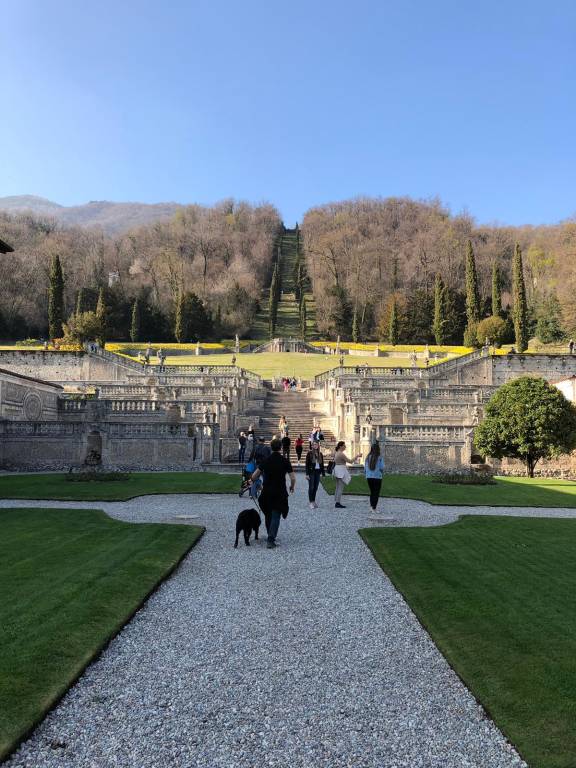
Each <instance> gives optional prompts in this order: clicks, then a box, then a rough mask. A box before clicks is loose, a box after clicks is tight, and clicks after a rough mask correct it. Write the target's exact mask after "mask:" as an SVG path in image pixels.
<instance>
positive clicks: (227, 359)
mask: <svg viewBox="0 0 576 768" xmlns="http://www.w3.org/2000/svg"><path fill="white" fill-rule="evenodd" d="M406 362H407V361H406V358H394V357H369V356H366V357H364V356H356V355H354V356H350V357H349V356H348V355H346V356H345V357H344V365H345V366H347V367H349V368H353V367H355V366H357V365H362V364H363V363H366V365H371V366H379V367H381V368H396V367H398V366H406ZM231 363H232V355H201V356H200V357H196V355H172V356H171V355H170V354H169V353H168V357H167V358H166V365H231ZM152 364H153V365H155V364H156V360H155V359H154V358H153V359H152ZM236 364H237V365H239V366H240V367H241V368H246V370H248V371H253V372H254V373H257V374H259V375H260V376H263V377H264V378H270V377H272V376H286V375H288V374H290V375H294V376H300V377H301V378H303V379H307V378H310V377H311V376H316V375H317V374H319V373H323V372H324V371H329V370H330V369H331V368H336V367H337V366H338V358H337V357H335V356H333V355H320V354H318V355H316V354H314V353H310V354H305V353H303V352H262V353H260V354H257V355H253V354H248V353H245V354H242V353H240V354H239V355H236Z"/></svg>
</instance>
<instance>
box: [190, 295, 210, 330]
mask: <svg viewBox="0 0 576 768" xmlns="http://www.w3.org/2000/svg"><path fill="white" fill-rule="evenodd" d="M185 304H186V313H187V316H188V337H189V338H190V340H191V341H201V340H202V339H206V338H208V336H209V335H210V330H211V328H210V326H211V323H210V319H209V317H208V313H207V312H206V307H205V306H204V304H203V303H202V301H201V299H200V298H199V297H198V296H197V295H196V294H195V293H188V294H186V297H185Z"/></svg>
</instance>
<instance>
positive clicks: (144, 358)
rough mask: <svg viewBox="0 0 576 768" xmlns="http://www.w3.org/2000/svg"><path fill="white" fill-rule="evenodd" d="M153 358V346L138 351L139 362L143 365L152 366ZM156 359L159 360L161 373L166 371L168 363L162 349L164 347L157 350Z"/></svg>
mask: <svg viewBox="0 0 576 768" xmlns="http://www.w3.org/2000/svg"><path fill="white" fill-rule="evenodd" d="M151 357H152V346H151V345H150V344H148V346H147V347H146V349H145V350H144V351H142V350H141V349H140V350H139V351H138V362H139V363H142V365H144V366H147V365H150V358H151ZM156 357H157V359H158V368H159V370H160V371H163V370H164V364H165V363H166V353H165V352H164V350H163V349H162V347H158V349H157V350H156Z"/></svg>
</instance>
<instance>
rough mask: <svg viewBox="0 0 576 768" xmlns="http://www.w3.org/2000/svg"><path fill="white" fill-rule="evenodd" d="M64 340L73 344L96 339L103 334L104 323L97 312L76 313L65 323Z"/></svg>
mask: <svg viewBox="0 0 576 768" xmlns="http://www.w3.org/2000/svg"><path fill="white" fill-rule="evenodd" d="M63 331H64V341H65V342H67V343H71V344H83V343H84V342H85V341H94V340H96V339H98V338H100V336H101V335H102V324H101V322H100V320H99V319H98V317H97V315H96V312H80V313H79V314H78V313H74V314H73V315H72V316H71V317H70V318H68V321H67V322H66V323H64V325H63Z"/></svg>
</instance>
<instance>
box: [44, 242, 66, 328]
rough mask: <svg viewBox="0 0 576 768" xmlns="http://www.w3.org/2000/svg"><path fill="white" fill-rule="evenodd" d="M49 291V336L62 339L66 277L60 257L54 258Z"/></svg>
mask: <svg viewBox="0 0 576 768" xmlns="http://www.w3.org/2000/svg"><path fill="white" fill-rule="evenodd" d="M49 280H50V287H49V291H48V335H49V336H50V338H51V339H60V338H61V337H62V333H63V331H62V322H63V320H64V275H63V274H62V265H61V264H60V257H59V256H58V255H56V256H54V257H53V258H52V265H51V267H50V276H49Z"/></svg>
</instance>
